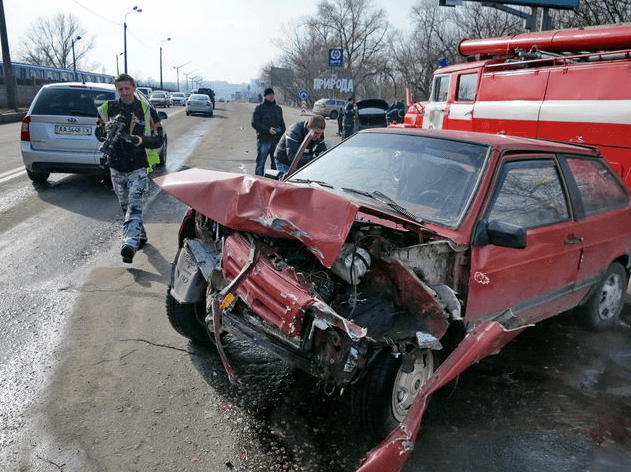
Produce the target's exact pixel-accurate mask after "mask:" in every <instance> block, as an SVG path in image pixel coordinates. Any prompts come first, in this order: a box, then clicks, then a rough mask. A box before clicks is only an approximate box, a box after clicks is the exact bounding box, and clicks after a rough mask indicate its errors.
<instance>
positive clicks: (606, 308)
mask: <svg viewBox="0 0 631 472" xmlns="http://www.w3.org/2000/svg"><path fill="white" fill-rule="evenodd" d="M628 283H629V275H628V274H627V271H626V270H625V268H624V267H623V266H622V264H620V263H618V262H614V263H613V264H611V265H610V266H609V268H608V269H607V272H605V275H604V276H603V278H602V279H601V281H600V283H599V284H598V286H597V287H596V290H595V291H594V293H593V294H592V295H591V297H590V298H589V300H588V301H587V303H585V305H583V306H581V307H580V308H579V314H580V316H581V317H582V319H583V321H584V322H585V324H586V325H587V327H588V328H590V329H593V330H594V331H604V330H606V329H608V328H611V327H612V326H614V325H615V324H616V323H617V322H618V320H619V319H620V312H621V311H622V306H623V305H624V297H625V293H626V292H627V285H628Z"/></svg>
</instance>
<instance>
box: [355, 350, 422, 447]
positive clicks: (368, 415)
mask: <svg viewBox="0 0 631 472" xmlns="http://www.w3.org/2000/svg"><path fill="white" fill-rule="evenodd" d="M412 354H414V356H415V357H414V358H413V362H412V363H411V364H410V369H408V370H410V371H409V372H405V370H404V367H403V364H402V357H401V356H399V357H394V356H393V355H392V353H391V352H390V351H389V350H383V351H382V352H381V353H379V355H378V356H377V357H376V358H375V360H374V361H373V363H372V365H371V366H370V367H369V371H368V372H367V373H366V376H365V377H364V378H363V379H362V380H360V381H359V382H358V383H357V384H356V385H355V386H354V387H353V388H352V389H351V408H352V412H353V416H354V418H355V420H356V421H357V422H359V424H361V425H363V427H364V428H365V430H366V431H367V432H368V433H369V434H370V435H371V436H373V437H374V438H375V439H377V440H381V439H383V438H384V437H386V436H387V435H388V434H389V433H390V432H391V431H392V430H393V429H394V428H396V427H397V426H398V425H399V424H400V423H401V421H403V419H404V418H405V415H406V414H407V412H408V410H409V409H410V406H411V405H412V403H413V402H414V399H415V398H416V396H417V395H418V392H419V391H420V389H421V388H422V387H423V386H424V385H425V384H426V383H427V381H428V380H429V378H430V377H431V376H432V374H433V373H434V354H433V352H432V350H431V349H422V350H421V349H417V350H415V351H414V352H413V353H412Z"/></svg>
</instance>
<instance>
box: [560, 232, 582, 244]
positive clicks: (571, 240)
mask: <svg viewBox="0 0 631 472" xmlns="http://www.w3.org/2000/svg"><path fill="white" fill-rule="evenodd" d="M564 242H565V244H578V243H582V242H583V238H581V237H580V236H575V235H574V234H570V235H569V236H568V238H567V239H566V240H565V241H564Z"/></svg>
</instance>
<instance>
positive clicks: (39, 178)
mask: <svg viewBox="0 0 631 472" xmlns="http://www.w3.org/2000/svg"><path fill="white" fill-rule="evenodd" d="M26 174H27V175H28V177H29V179H31V180H32V181H33V182H35V183H38V184H43V183H44V182H46V181H47V180H48V177H50V172H34V171H32V170H28V169H26Z"/></svg>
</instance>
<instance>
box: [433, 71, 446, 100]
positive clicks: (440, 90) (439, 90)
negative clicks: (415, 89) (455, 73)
mask: <svg viewBox="0 0 631 472" xmlns="http://www.w3.org/2000/svg"><path fill="white" fill-rule="evenodd" d="M448 92H449V76H448V75H440V76H438V77H434V85H433V88H432V101H433V102H446V101H447V94H448Z"/></svg>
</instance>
